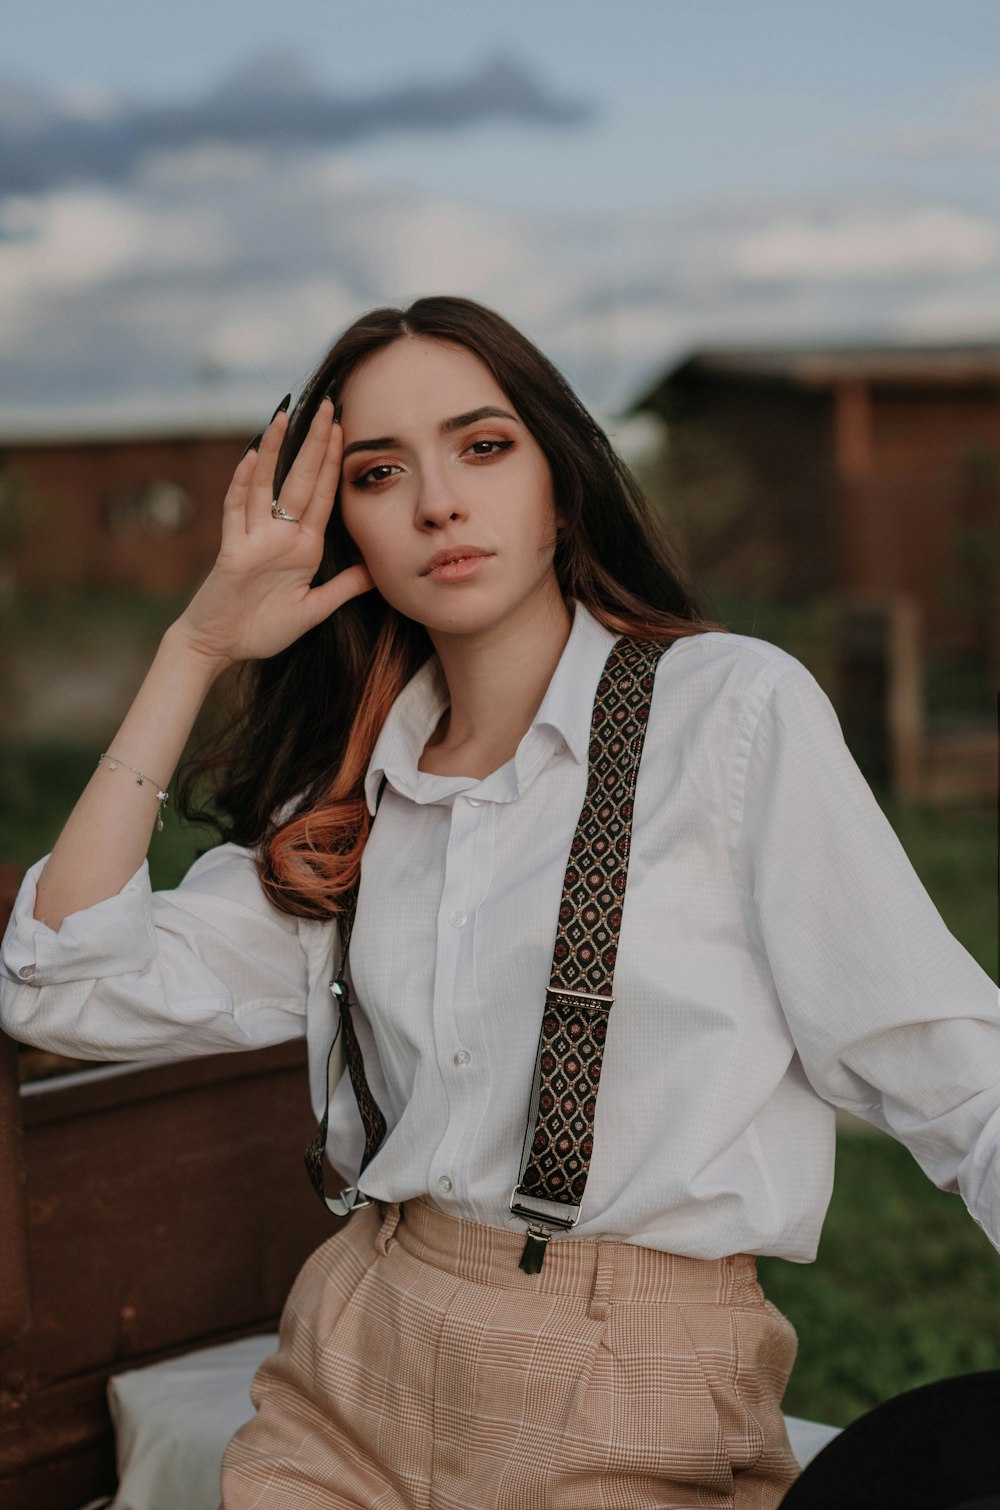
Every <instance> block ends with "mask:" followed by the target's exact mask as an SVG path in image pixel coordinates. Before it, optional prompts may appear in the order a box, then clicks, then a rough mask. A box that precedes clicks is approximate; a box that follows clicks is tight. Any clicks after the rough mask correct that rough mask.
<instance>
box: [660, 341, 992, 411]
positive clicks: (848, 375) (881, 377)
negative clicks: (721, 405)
mask: <svg viewBox="0 0 1000 1510" xmlns="http://www.w3.org/2000/svg"><path fill="white" fill-rule="evenodd" d="M722 378H735V379H740V378H745V379H747V380H748V381H751V382H753V381H765V382H779V383H787V384H790V385H792V386H794V387H800V388H829V387H832V386H833V385H834V384H836V383H840V382H843V381H845V380H854V381H864V382H870V383H891V384H893V385H902V386H904V387H914V388H917V387H925V386H926V387H941V386H946V387H956V388H964V387H969V386H974V385H979V384H983V383H989V384H993V383H997V384H1000V343H996V342H992V343H989V344H987V343H983V344H981V345H975V346H971V345H970V346H954V345H951V346H839V347H835V346H831V347H817V346H812V347H789V346H761V347H734V346H723V347H716V348H710V347H704V348H702V349H701V350H700V351H695V352H692V353H691V355H690V356H688V357H685V358H684V360H683V361H681V362H679V363H678V364H677V365H676V366H674V367H672V368H670V369H669V370H668V371H667V372H666V373H665V374H664V376H663V377H662V378H660V379H659V381H658V382H656V383H655V384H654V385H653V386H652V387H650V388H649V389H647V391H646V392H645V393H644V394H643V395H642V396H641V397H640V398H638V399H637V400H636V401H635V403H634V404H633V405H632V412H636V411H641V410H642V409H645V408H647V407H650V406H652V400H653V399H654V398H655V397H656V396H657V395H659V394H660V393H662V391H663V390H664V389H666V388H670V387H672V386H674V385H677V386H681V385H684V384H686V383H688V382H690V381H691V380H692V379H694V380H699V379H700V380H702V381H705V380H708V381H711V380H712V379H722Z"/></svg>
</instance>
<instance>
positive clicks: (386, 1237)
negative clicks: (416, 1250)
mask: <svg viewBox="0 0 1000 1510" xmlns="http://www.w3.org/2000/svg"><path fill="white" fill-rule="evenodd" d="M379 1206H380V1208H381V1209H382V1210H383V1211H384V1213H385V1215H384V1217H383V1220H382V1225H381V1227H380V1228H379V1229H378V1236H377V1237H376V1239H375V1246H376V1248H377V1249H378V1251H379V1252H380V1253H382V1254H386V1253H388V1252H389V1249H390V1247H393V1246H395V1244H396V1242H397V1238H396V1236H395V1232H396V1228H397V1227H398V1226H399V1217H400V1207H399V1202H398V1201H387V1202H386V1204H385V1205H384V1206H383V1205H382V1202H381V1201H380V1202H379Z"/></svg>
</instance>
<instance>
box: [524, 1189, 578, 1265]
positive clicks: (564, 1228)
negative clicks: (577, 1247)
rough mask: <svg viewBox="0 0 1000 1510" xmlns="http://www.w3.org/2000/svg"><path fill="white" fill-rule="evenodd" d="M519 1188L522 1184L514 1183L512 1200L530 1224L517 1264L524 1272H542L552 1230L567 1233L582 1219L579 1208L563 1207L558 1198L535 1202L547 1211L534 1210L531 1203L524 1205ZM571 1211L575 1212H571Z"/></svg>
mask: <svg viewBox="0 0 1000 1510" xmlns="http://www.w3.org/2000/svg"><path fill="white" fill-rule="evenodd" d="M519 1189H520V1186H518V1185H515V1186H514V1189H513V1190H512V1191H511V1193H510V1202H509V1205H510V1209H511V1211H512V1212H513V1214H514V1215H515V1216H519V1217H520V1218H521V1220H522V1221H524V1222H527V1223H528V1235H527V1237H526V1238H525V1241H524V1249H523V1251H522V1253H521V1259H520V1263H519V1265H518V1267H519V1268H521V1269H523V1270H524V1272H525V1274H540V1273H541V1271H542V1264H543V1263H544V1261H545V1252H546V1248H547V1247H548V1242H549V1239H550V1238H551V1236H552V1232H553V1229H556V1230H558V1231H561V1232H568V1231H569V1229H570V1228H571V1227H575V1226H576V1224H577V1222H578V1221H579V1220H580V1207H579V1206H562V1207H560V1203H558V1202H556V1201H536V1202H535V1203H534V1204H535V1205H536V1207H537V1206H543V1207H544V1208H545V1209H544V1211H538V1210H532V1208H531V1206H528V1205H526V1204H525V1198H524V1197H523V1196H519V1195H518V1191H519ZM528 1199H531V1197H529V1198H528ZM570 1212H572V1215H570V1214H569V1213H570Z"/></svg>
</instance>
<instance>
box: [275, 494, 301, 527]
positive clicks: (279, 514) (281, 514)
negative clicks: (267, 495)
mask: <svg viewBox="0 0 1000 1510" xmlns="http://www.w3.org/2000/svg"><path fill="white" fill-rule="evenodd" d="M271 518H272V519H284V520H286V521H287V522H288V523H289V524H298V523H299V520H298V519H297V518H296V516H295V515H294V514H286V513H285V511H284V509H283V508H282V507H281V504H280V503H279V502H278V500H277V498H275V499H273V500H272V502H271Z"/></svg>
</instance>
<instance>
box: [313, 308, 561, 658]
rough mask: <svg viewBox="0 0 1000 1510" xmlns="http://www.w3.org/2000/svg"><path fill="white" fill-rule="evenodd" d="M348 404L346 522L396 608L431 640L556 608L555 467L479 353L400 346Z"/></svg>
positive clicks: (403, 342)
mask: <svg viewBox="0 0 1000 1510" xmlns="http://www.w3.org/2000/svg"><path fill="white" fill-rule="evenodd" d="M341 399H342V403H343V413H342V417H341V423H342V426H343V430H344V463H343V469H342V475H341V484H340V499H341V509H342V514H343V520H344V525H345V527H346V529H347V532H348V534H349V535H350V537H351V539H352V540H353V541H354V543H355V545H356V546H357V547H358V549H359V550H360V552H361V555H362V556H363V557H364V561H365V564H366V566H367V567H368V570H369V571H370V572H371V575H372V579H373V580H374V582H375V586H376V588H377V589H378V591H379V592H380V593H381V594H382V596H383V597H384V598H385V599H386V601H387V602H389V603H391V604H392V606H393V607H394V608H396V609H397V610H398V611H399V612H400V613H402V614H405V615H406V616H407V618H411V619H415V620H417V622H419V623H421V624H424V625H426V627H427V629H428V631H429V632H430V633H431V635H432V637H434V636H435V635H450V634H459V635H468V634H471V633H476V632H479V631H483V630H489V629H492V628H495V627H497V626H499V625H500V624H502V623H505V622H511V621H513V620H515V619H523V618H524V617H525V616H527V617H530V616H532V615H534V614H535V613H537V612H538V611H539V610H540V609H544V608H545V607H546V606H547V605H549V606H551V604H553V603H554V602H555V601H556V600H559V599H560V594H559V587H558V583H557V581H556V576H555V571H554V569H553V565H552V558H553V553H554V550H555V543H556V527H557V525H558V524H560V523H561V522H562V521H561V520H560V519H557V517H556V511H555V506H554V502H553V496H552V476H551V472H550V470H549V465H548V462H547V461H546V458H545V455H544V453H543V452H542V450H541V448H540V446H539V445H538V443H537V441H536V440H535V439H534V437H533V436H532V435H531V433H530V432H529V431H528V429H527V427H526V426H525V424H524V423H523V421H522V419H521V418H520V416H519V415H518V413H517V411H516V410H515V409H514V406H513V405H512V403H511V402H510V400H509V399H508V397H507V395H506V394H505V393H504V392H503V390H502V389H501V388H500V387H499V386H498V385H497V382H496V379H495V378H494V377H493V376H492V374H491V373H490V371H489V369H488V368H487V367H486V366H485V365H484V364H483V363H482V362H481V361H480V360H479V358H478V357H477V356H475V355H474V354H473V353H472V352H471V351H469V350H467V349H466V348H465V347H464V346H458V345H452V344H450V343H449V344H445V343H443V342H441V341H435V340H429V339H426V338H424V337H421V336H410V337H403V338H402V339H400V340H398V341H395V342H393V344H392V345H391V346H386V347H383V348H382V349H381V350H380V351H377V352H375V353H374V355H373V356H371V357H368V358H367V359H366V360H365V361H364V362H363V363H362V364H361V366H360V367H358V368H356V369H355V371H354V372H353V373H352V374H351V376H350V378H349V379H348V380H347V383H346V384H345V386H344V388H343V391H342V394H341Z"/></svg>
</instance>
